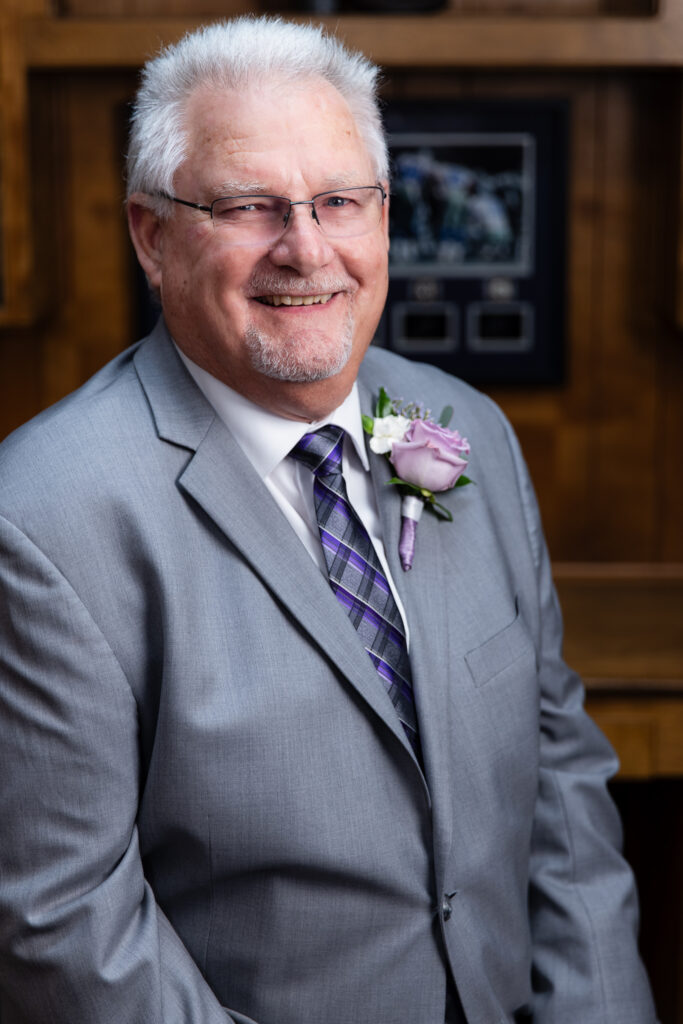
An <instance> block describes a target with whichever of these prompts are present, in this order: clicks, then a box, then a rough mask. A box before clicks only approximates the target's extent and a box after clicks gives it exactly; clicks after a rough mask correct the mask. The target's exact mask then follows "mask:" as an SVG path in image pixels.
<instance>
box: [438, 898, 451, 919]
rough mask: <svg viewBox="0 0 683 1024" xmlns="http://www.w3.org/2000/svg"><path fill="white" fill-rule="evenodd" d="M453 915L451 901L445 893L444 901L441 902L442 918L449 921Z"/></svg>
mask: <svg viewBox="0 0 683 1024" xmlns="http://www.w3.org/2000/svg"><path fill="white" fill-rule="evenodd" d="M452 913H453V907H452V906H451V901H450V899H449V898H448V895H447V894H446V893H444V896H443V900H442V901H441V916H442V917H443V919H444V921H447V920H448V919H449V917H450V916H451V914H452Z"/></svg>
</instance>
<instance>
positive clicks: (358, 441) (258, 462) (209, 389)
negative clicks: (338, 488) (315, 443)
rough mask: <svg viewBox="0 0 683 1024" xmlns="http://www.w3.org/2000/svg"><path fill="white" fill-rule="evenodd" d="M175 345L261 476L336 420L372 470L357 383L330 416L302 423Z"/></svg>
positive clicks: (198, 383)
mask: <svg viewBox="0 0 683 1024" xmlns="http://www.w3.org/2000/svg"><path fill="white" fill-rule="evenodd" d="M174 345H175V342H174ZM175 347H176V350H177V352H178V355H179V356H180V358H181V359H182V361H183V363H184V364H185V366H186V367H187V370H188V372H189V373H190V375H191V376H192V377H193V379H194V381H195V383H196V384H197V387H198V388H199V389H200V391H201V392H202V393H203V394H204V397H205V398H206V399H207V401H208V402H209V403H210V404H211V405H212V406H213V408H214V409H215V411H216V413H217V414H218V415H219V416H220V418H221V419H222V421H223V422H224V423H225V425H226V427H227V428H228V430H229V431H230V433H231V434H232V435H233V437H234V438H235V440H236V441H237V443H238V444H239V446H240V448H241V449H242V450H243V452H244V454H245V455H246V456H247V458H248V459H249V461H250V462H251V463H252V465H253V466H254V469H255V470H256V472H257V473H258V474H259V476H260V477H261V479H265V478H266V477H267V476H268V474H269V473H272V471H273V470H274V469H275V467H276V466H278V465H279V464H280V463H281V462H282V460H283V459H284V458H286V457H287V455H288V454H289V452H290V451H291V450H292V448H293V447H294V446H295V444H297V442H298V441H300V440H301V438H302V437H303V435H304V434H308V433H310V432H311V431H313V430H317V428H318V427H322V426H323V425H324V424H325V423H336V424H337V426H340V427H343V428H344V430H345V431H346V433H347V435H348V436H349V437H350V438H351V440H352V442H353V446H354V448H355V450H356V453H357V455H358V458H359V459H360V461H361V464H362V466H363V469H365V470H368V469H369V463H368V455H367V451H366V449H365V439H364V433H363V421H362V417H361V411H360V400H359V397H358V387H357V385H356V383H355V382H354V385H353V387H352V389H351V391H350V393H349V394H348V396H347V397H346V399H345V400H344V401H343V402H342V404H341V405H340V406H339V408H337V409H335V410H334V411H333V412H331V413H330V415H329V416H326V417H325V419H323V420H318V421H317V422H315V423H302V422H301V421H300V420H288V419H285V417H283V416H278V415H276V414H275V413H272V412H270V411H269V410H268V409H264V408H263V407H262V406H260V405H256V403H255V402H251V401H250V400H249V399H248V398H245V397H244V395H241V394H239V392H237V391H233V389H232V388H230V387H228V385H227V384H224V383H223V382H222V381H220V380H218V378H217V377H214V376H213V375H212V374H210V373H208V372H207V371H206V370H204V369H202V367H201V366H198V365H197V364H196V363H195V362H193V361H192V360H191V359H189V358H188V357H187V356H186V355H185V353H184V352H182V351H181V350H180V349H179V348H178V346H177V345H176V346H175Z"/></svg>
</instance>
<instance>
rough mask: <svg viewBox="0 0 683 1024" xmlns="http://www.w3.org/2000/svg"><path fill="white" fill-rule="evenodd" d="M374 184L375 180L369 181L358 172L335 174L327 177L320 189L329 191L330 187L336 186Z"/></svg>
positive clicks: (346, 186) (349, 186)
mask: <svg viewBox="0 0 683 1024" xmlns="http://www.w3.org/2000/svg"><path fill="white" fill-rule="evenodd" d="M367 184H373V185H374V181H373V182H367V181H365V179H363V180H361V179H360V178H359V177H358V175H357V174H334V175H331V176H330V177H328V178H325V179H324V180H323V183H322V187H321V188H320V190H319V191H321V192H327V191H329V190H330V189H335V188H355V187H357V186H359V185H367Z"/></svg>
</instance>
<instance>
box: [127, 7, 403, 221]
mask: <svg viewBox="0 0 683 1024" xmlns="http://www.w3.org/2000/svg"><path fill="white" fill-rule="evenodd" d="M378 75H379V69H378V68H377V67H376V66H375V65H374V64H372V63H371V61H369V60H367V59H366V58H365V57H364V56H363V55H362V54H360V53H357V52H352V51H350V50H348V49H346V47H344V46H343V45H342V43H340V42H339V40H337V39H335V38H334V37H333V36H330V35H328V34H327V33H326V32H325V31H324V30H323V29H322V28H320V27H317V26H314V25H297V24H294V23H292V22H287V21H284V20H283V19H282V18H279V17H258V16H254V15H246V16H243V17H239V18H234V19H231V20H229V21H222V22H218V23H216V24H212V25H206V26H204V27H202V28H199V29H197V30H196V31H194V32H190V33H188V34H187V35H186V36H184V37H183V38H182V39H181V40H180V41H179V42H178V43H175V44H173V45H171V46H168V47H166V48H165V49H163V50H162V51H161V52H160V53H159V55H158V56H157V57H154V58H153V59H152V60H150V61H148V62H147V64H146V65H145V66H144V68H143V71H142V83H141V85H140V88H139V90H138V93H137V97H136V101H135V104H134V108H133V115H132V125H131V134H130V143H129V149H128V158H127V160H128V195H129V196H130V195H132V194H133V193H134V192H146V193H148V194H150V195H151V196H153V195H155V193H158V192H169V193H172V192H173V178H174V175H175V172H176V171H177V169H178V167H179V166H180V164H181V163H182V161H183V160H184V159H185V157H186V156H187V135H186V131H185V122H184V114H185V107H186V104H187V101H188V99H189V97H190V95H191V94H192V93H193V92H194V90H195V89H197V88H198V87H199V86H202V85H212V86H216V87H218V88H223V89H241V90H244V89H247V88H250V87H252V86H257V85H261V84H263V83H264V82H266V81H268V80H276V81H278V82H293V81H305V80H308V79H312V78H313V79H315V78H323V79H324V80H326V81H327V82H329V83H330V85H332V86H334V88H335V89H336V90H337V91H338V92H339V93H340V95H341V96H342V97H343V98H344V99H345V100H346V102H347V103H348V105H349V109H350V111H351V114H352V116H353V118H354V120H355V122H356V125H357V127H358V130H359V132H360V135H361V138H362V139H363V141H364V143H365V146H366V148H367V151H368V155H369V157H370V160H371V162H372V165H373V168H374V171H375V174H376V175H377V180H378V181H383V180H386V179H387V178H388V175H389V160H388V154H387V144H386V139H385V136H384V131H383V128H382V119H381V115H380V112H379V105H378V100H377V86H378ZM155 205H156V204H155ZM164 205H165V204H164ZM159 212H161V209H160V211H159Z"/></svg>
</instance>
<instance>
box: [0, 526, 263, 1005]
mask: <svg viewBox="0 0 683 1024" xmlns="http://www.w3.org/2000/svg"><path fill="white" fill-rule="evenodd" d="M138 775H139V757H138V743H137V711H136V703H135V700H134V697H133V694H132V692H131V690H130V688H129V686H128V683H127V681H126V678H125V677H124V674H123V672H122V670H121V667H120V665H119V664H118V662H117V661H116V659H115V657H114V655H113V653H112V651H111V649H110V648H109V646H108V644H107V643H106V641H105V639H104V637H103V636H102V634H101V632H100V631H99V629H98V628H97V626H96V625H95V623H94V622H93V620H92V619H91V617H90V616H89V614H88V612H87V610H86V608H85V607H84V605H83V604H82V602H81V601H80V600H79V598H78V596H77V595H76V593H75V592H74V590H73V589H72V587H71V586H70V585H69V581H68V580H67V579H65V578H64V576H63V575H62V574H61V573H60V572H59V571H57V569H56V568H55V567H54V566H53V565H52V564H51V563H50V562H49V561H48V560H47V559H46V558H45V557H44V555H43V554H42V553H41V552H40V551H39V550H38V549H37V548H36V547H35V545H34V544H32V543H31V541H30V540H29V539H28V538H26V537H25V536H24V535H23V534H22V533H21V532H20V531H18V530H17V529H16V528H15V527H13V526H12V525H10V524H9V523H8V522H7V521H6V520H5V519H2V518H0V823H1V824H0V829H1V831H2V838H1V841H0V1016H1V1017H2V1021H3V1024H35V1022H37V1021H51V1022H52V1024H93V1022H94V1021H97V1024H110V1022H111V1024H141V1022H143V1021H144V1024H226V1021H229V1020H235V1021H238V1022H246V1020H247V1019H246V1018H242V1017H240V1016H239V1015H235V1016H234V1017H231V1016H230V1015H229V1014H228V1013H227V1012H226V1010H225V1009H224V1008H222V1007H221V1006H220V1004H219V1002H218V1000H217V999H216V997H215V996H214V994H213V993H212V991H211V990H210V988H209V986H208V985H207V983H206V981H205V980H204V978H203V977H202V975H201V973H200V971H199V969H198V968H197V966H196V964H195V963H194V962H193V960H192V959H191V958H190V956H189V954H188V952H187V950H186V949H185V947H184V946H183V944H182V943H181V941H180V939H179V938H178V936H177V934H176V933H175V932H174V930H173V928H172V927H171V925H170V924H169V922H168V920H167V918H165V917H164V915H163V913H162V912H161V910H160V909H159V907H158V906H157V905H156V902H155V899H154V895H153V893H152V892H151V890H150V888H149V886H148V885H147V883H146V881H145V878H144V875H143V870H142V864H141V860H140V854H139V850H138V843H137V829H136V813H137V802H138V785H139V778H138Z"/></svg>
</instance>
